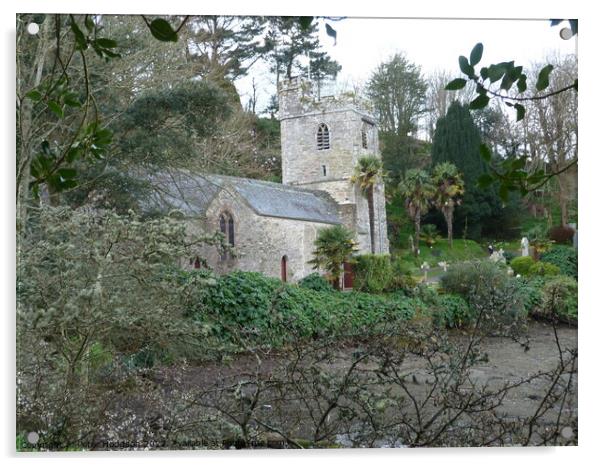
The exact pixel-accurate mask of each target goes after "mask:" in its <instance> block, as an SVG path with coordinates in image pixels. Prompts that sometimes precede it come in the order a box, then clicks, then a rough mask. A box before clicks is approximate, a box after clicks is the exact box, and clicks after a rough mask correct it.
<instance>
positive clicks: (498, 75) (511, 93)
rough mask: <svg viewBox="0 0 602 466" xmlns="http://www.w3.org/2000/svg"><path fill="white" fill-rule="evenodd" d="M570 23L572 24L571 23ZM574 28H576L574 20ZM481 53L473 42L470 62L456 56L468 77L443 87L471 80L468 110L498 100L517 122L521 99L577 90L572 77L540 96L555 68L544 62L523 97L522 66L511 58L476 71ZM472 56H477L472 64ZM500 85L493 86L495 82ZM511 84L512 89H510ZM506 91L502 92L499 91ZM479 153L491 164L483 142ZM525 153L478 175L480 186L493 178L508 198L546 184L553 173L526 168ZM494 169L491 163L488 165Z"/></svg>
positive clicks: (456, 86) (460, 85)
mask: <svg viewBox="0 0 602 466" xmlns="http://www.w3.org/2000/svg"><path fill="white" fill-rule="evenodd" d="M571 26H572V25H571ZM574 30H575V31H576V30H577V27H576V23H575V29H574ZM482 53H483V44H481V43H478V44H476V45H475V47H474V48H473V50H472V52H471V63H470V64H469V63H468V60H467V59H466V57H464V56H460V57H459V65H460V71H461V72H462V73H463V74H465V75H466V77H467V79H464V78H456V79H454V80H453V81H451V82H450V83H448V85H447V86H446V89H447V90H450V91H455V90H459V89H463V88H464V87H465V85H466V83H467V82H468V81H472V82H473V83H474V85H475V89H476V93H477V96H476V98H475V99H474V100H473V101H472V102H470V105H469V108H470V109H471V110H478V109H483V108H485V107H487V105H488V104H489V102H490V100H491V99H499V100H501V101H502V102H504V104H505V105H506V106H508V107H512V108H514V109H515V110H516V121H520V120H522V119H523V118H524V117H525V114H526V108H525V106H524V105H523V104H524V101H534V100H541V99H546V98H549V97H552V96H555V95H557V94H560V93H563V92H572V91H573V90H574V91H575V92H577V89H578V81H577V79H575V80H574V82H572V83H571V84H570V85H568V86H564V87H562V88H560V89H556V90H554V91H552V92H550V93H548V94H547V95H542V91H545V90H546V89H547V88H548V87H549V86H550V73H551V72H552V70H553V69H554V66H553V65H551V64H547V65H545V66H544V67H543V68H542V69H541V70H540V71H539V73H538V75H537V81H536V83H535V86H534V89H532V93H531V95H530V96H528V97H525V96H524V93H525V92H526V91H527V89H528V87H529V86H528V83H527V80H528V76H527V74H526V73H525V72H524V71H523V67H522V66H520V65H515V63H514V61H505V62H500V63H496V64H491V65H490V66H483V67H481V69H480V70H479V71H478V72H476V71H475V69H474V64H476V63H477V62H478V61H480V59H481V56H482ZM472 58H475V59H476V58H478V60H476V62H475V63H474V64H473V63H472ZM500 80H501V82H500V83H499V85H495V86H494V83H497V82H498V81H500ZM513 87H514V88H515V89H513ZM500 91H505V92H500ZM481 153H482V155H483V159H484V160H486V161H487V162H488V163H490V164H491V151H490V149H489V148H488V147H487V146H485V145H482V146H481ZM527 158H528V156H527V155H523V156H521V157H515V158H508V159H506V160H504V161H503V162H501V163H500V164H498V165H499V166H498V167H496V168H495V169H494V170H492V171H491V173H485V174H483V175H482V176H481V177H480V184H481V186H482V187H487V186H489V185H490V184H491V183H492V182H493V181H494V180H497V181H498V182H499V193H500V196H501V197H502V199H503V200H507V198H508V194H509V192H510V191H519V192H520V193H521V195H525V194H527V193H528V192H529V191H533V190H535V189H537V188H538V187H540V186H541V185H543V184H544V183H546V182H547V181H548V180H549V179H550V178H551V177H552V176H556V174H546V173H545V171H544V170H543V169H539V170H534V171H533V170H528V169H526V168H525V165H526V163H527ZM491 168H494V164H491Z"/></svg>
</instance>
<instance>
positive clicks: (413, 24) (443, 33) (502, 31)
mask: <svg viewBox="0 0 602 466" xmlns="http://www.w3.org/2000/svg"><path fill="white" fill-rule="evenodd" d="M319 21H320V42H321V44H322V46H323V49H324V50H326V51H327V52H328V53H329V54H330V55H331V56H332V58H334V59H335V60H337V61H338V62H339V64H340V65H341V66H342V70H341V72H340V73H339V76H338V77H337V87H339V88H340V87H345V85H346V84H351V83H362V82H366V81H367V80H368V78H369V77H370V74H371V73H372V71H373V70H374V69H375V68H376V67H377V66H378V64H379V63H382V62H383V61H386V60H387V59H388V58H389V57H391V56H392V55H393V54H395V53H396V52H405V54H406V55H407V57H408V59H409V60H410V61H412V62H413V63H415V64H417V65H419V66H420V67H421V68H422V71H423V73H424V74H425V75H428V74H431V73H433V72H435V71H438V70H448V71H449V72H451V73H453V74H454V75H456V74H457V75H458V76H460V73H459V68H458V56H459V55H466V56H468V55H469V54H470V51H471V49H472V47H473V46H474V45H475V44H476V43H477V42H482V43H483V45H484V53H483V58H482V62H481V63H482V64H483V65H489V64H491V63H498V62H500V61H509V60H514V61H515V63H516V64H521V65H524V66H527V65H530V64H531V63H537V62H541V61H542V60H544V59H545V57H546V56H548V55H550V54H574V53H575V51H576V47H577V45H576V38H571V39H569V40H563V39H562V38H561V37H560V30H561V29H562V28H565V27H568V23H567V22H563V23H561V24H560V25H559V26H555V27H551V26H550V22H549V21H548V20H517V19H508V20H502V19H495V20H485V19H471V20H468V19H464V20H462V19H397V18H366V17H363V18H360V17H349V18H346V19H343V20H341V21H328V22H329V24H330V25H331V26H332V27H333V28H334V29H335V30H336V31H337V42H336V45H335V44H334V39H333V38H332V37H329V36H327V35H326V32H325V25H324V21H325V20H319ZM252 78H255V80H256V82H257V83H259V93H258V100H259V103H258V107H257V108H258V110H263V108H265V106H266V105H267V103H268V99H269V97H270V94H272V93H274V91H275V83H274V81H273V77H271V76H269V75H268V73H267V72H266V67H265V66H262V65H261V64H258V65H256V66H255V67H254V68H252V69H251V73H250V74H249V76H247V77H245V78H243V79H241V80H239V81H238V82H237V83H236V85H237V88H238V90H239V93H240V95H241V98H242V99H241V100H242V102H243V104H244V103H246V102H247V100H248V96H249V95H250V92H251V89H252V88H251V82H252Z"/></svg>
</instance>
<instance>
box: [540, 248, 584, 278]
mask: <svg viewBox="0 0 602 466" xmlns="http://www.w3.org/2000/svg"><path fill="white" fill-rule="evenodd" d="M540 260H541V261H542V262H547V263H550V264H554V265H556V266H557V267H558V268H559V269H560V273H561V274H563V275H568V276H569V277H573V278H574V279H575V280H577V275H578V267H577V265H578V257H577V250H576V249H575V248H573V247H570V246H554V247H553V248H552V249H550V250H549V251H547V252H545V253H543V254H542V255H541V258H540Z"/></svg>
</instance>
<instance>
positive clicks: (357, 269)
mask: <svg viewBox="0 0 602 466" xmlns="http://www.w3.org/2000/svg"><path fill="white" fill-rule="evenodd" d="M354 259H355V265H354V279H353V287H354V288H355V289H356V290H359V291H367V292H368V293H381V292H382V291H383V290H385V289H386V288H388V286H389V284H390V282H391V279H392V278H393V270H392V268H391V257H390V256H389V255H385V254H363V255H360V256H356V257H355V258H354Z"/></svg>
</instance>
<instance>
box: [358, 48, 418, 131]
mask: <svg viewBox="0 0 602 466" xmlns="http://www.w3.org/2000/svg"><path fill="white" fill-rule="evenodd" d="M426 91H427V83H426V81H425V80H424V78H423V77H422V73H421V70H420V67H419V66H418V65H415V64H414V63H412V62H410V61H409V60H408V59H407V57H406V56H405V55H403V54H400V53H397V54H395V55H393V56H392V57H391V58H390V59H389V60H387V61H386V62H384V63H381V64H380V65H378V67H377V68H376V70H375V71H374V72H373V73H372V76H371V77H370V80H369V81H368V85H367V93H368V96H369V97H370V99H371V100H372V103H373V105H374V109H375V111H376V115H377V117H378V119H379V123H380V125H379V126H380V128H382V131H383V132H389V133H393V134H396V135H398V136H406V135H407V134H410V133H413V132H414V131H415V129H416V128H417V125H418V120H419V118H420V116H421V115H422V114H424V113H425V112H426V105H425V104H426Z"/></svg>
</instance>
